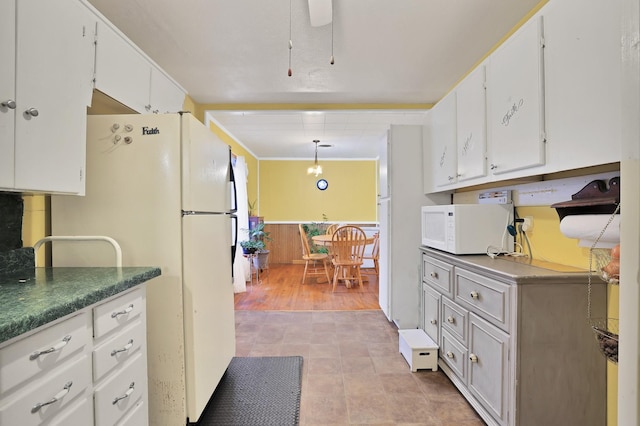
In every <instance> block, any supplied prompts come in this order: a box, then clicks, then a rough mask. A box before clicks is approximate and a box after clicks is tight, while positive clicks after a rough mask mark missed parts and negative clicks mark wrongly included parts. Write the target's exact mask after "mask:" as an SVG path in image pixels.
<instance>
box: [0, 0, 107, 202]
mask: <svg viewBox="0 0 640 426" xmlns="http://www.w3.org/2000/svg"><path fill="white" fill-rule="evenodd" d="M0 8H1V9H2V10H1V11H2V14H1V15H0V16H2V26H3V28H2V30H0V31H2V34H3V37H2V40H0V46H1V49H2V50H1V51H2V58H3V59H2V63H3V64H2V65H0V70H1V71H0V73H1V74H0V75H1V76H2V79H1V81H0V88H1V90H2V94H0V98H1V100H0V102H1V103H4V104H5V105H6V106H2V107H1V108H0V116H1V117H2V118H0V134H1V135H2V140H1V141H0V144H1V145H0V150H1V151H0V152H1V153H2V155H1V156H0V157H2V159H1V160H0V164H1V165H2V171H0V188H2V189H8V190H18V191H25V192H26V191H35V192H61V193H75V194H83V193H84V164H85V149H84V147H85V139H86V108H87V106H89V105H90V103H91V94H92V86H93V82H92V80H93V58H94V44H93V43H94V31H95V19H94V17H93V16H92V15H91V13H90V12H89V11H88V10H87V9H86V7H85V6H84V5H82V4H81V3H80V2H78V1H77V0H59V1H56V2H50V1H42V0H20V1H17V2H15V3H14V2H12V1H4V2H3V5H2V6H0ZM5 36H6V38H5ZM12 44H13V47H12ZM14 49H15V51H14ZM13 52H15V56H14V55H13V54H12V53H13ZM14 57H15V62H13V58H14ZM12 68H13V71H12Z"/></svg>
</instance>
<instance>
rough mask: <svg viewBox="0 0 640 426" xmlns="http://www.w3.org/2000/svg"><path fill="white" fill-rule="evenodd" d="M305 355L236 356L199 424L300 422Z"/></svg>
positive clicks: (284, 425)
mask: <svg viewBox="0 0 640 426" xmlns="http://www.w3.org/2000/svg"><path fill="white" fill-rule="evenodd" d="M301 387H302V357H301V356H285V357H248V358H240V357H234V358H233V359H232V360H231V363H230V364H229V368H227V372H226V373H225V374H224V376H223V377H222V380H221V381H220V383H219V384H218V387H217V388H216V391H215V392H214V394H213V397H212V398H211V401H210V402H209V404H208V405H207V408H206V409H205V410H204V412H203V413H202V416H201V417H200V420H199V421H198V425H199V426H214V425H216V426H217V425H242V426H251V425H256V426H257V425H260V426H267V425H274V426H287V425H298V423H299V418H300V390H301Z"/></svg>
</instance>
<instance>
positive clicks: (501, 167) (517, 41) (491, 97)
mask: <svg viewBox="0 0 640 426" xmlns="http://www.w3.org/2000/svg"><path fill="white" fill-rule="evenodd" d="M542 52H543V39H542V17H541V16H536V17H534V18H532V19H531V20H529V21H528V22H527V23H526V24H525V25H523V26H522V27H521V28H520V29H519V30H518V31H517V32H516V33H515V34H514V35H513V36H511V37H510V38H509V39H508V40H507V41H505V42H504V44H502V45H501V46H500V47H499V48H498V49H497V50H496V51H495V52H494V53H493V54H492V55H491V56H490V59H489V61H488V68H487V97H488V105H489V108H488V115H487V117H488V124H487V125H488V130H489V134H490V141H491V142H490V147H491V148H490V155H489V162H490V169H491V172H492V173H493V174H494V175H498V174H505V173H508V172H513V171H518V170H522V169H527V168H531V167H536V166H542V165H544V164H545V149H544V147H545V127H544V84H543V82H544V75H543V54H542Z"/></svg>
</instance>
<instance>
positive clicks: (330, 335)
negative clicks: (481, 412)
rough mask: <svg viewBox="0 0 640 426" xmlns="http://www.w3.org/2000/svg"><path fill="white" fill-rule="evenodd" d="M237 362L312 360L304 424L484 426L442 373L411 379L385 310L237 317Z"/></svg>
mask: <svg viewBox="0 0 640 426" xmlns="http://www.w3.org/2000/svg"><path fill="white" fill-rule="evenodd" d="M236 339H237V340H236V355H237V356H287V355H301V356H303V357H304V364H303V365H304V367H303V378H302V397H301V408H300V425H302V426H311V425H368V424H382V425H429V426H482V425H484V424H485V423H484V422H483V421H482V420H481V419H480V417H479V416H478V415H477V414H476V412H475V411H474V410H473V408H471V406H470V405H469V404H468V403H467V402H466V400H465V399H464V398H463V396H462V395H461V394H460V393H459V392H458V391H457V389H456V388H455V387H454V386H453V384H451V382H450V381H449V379H448V378H447V377H446V376H445V375H444V374H443V373H442V372H441V371H437V372H432V371H429V370H424V371H423V370H421V371H418V372H417V373H411V371H410V370H409V366H408V364H407V363H406V361H405V360H404V358H403V357H402V355H401V354H400V353H399V351H398V333H397V328H396V327H395V325H393V324H392V323H389V322H388V321H387V319H386V318H385V316H384V314H383V313H382V312H381V311H313V312H275V311H236Z"/></svg>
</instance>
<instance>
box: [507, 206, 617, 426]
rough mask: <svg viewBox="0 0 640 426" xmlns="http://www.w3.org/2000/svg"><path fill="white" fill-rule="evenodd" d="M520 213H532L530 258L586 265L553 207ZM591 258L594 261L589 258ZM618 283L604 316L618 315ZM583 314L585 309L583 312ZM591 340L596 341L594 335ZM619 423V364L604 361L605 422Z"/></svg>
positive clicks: (521, 209) (584, 256) (583, 252)
mask: <svg viewBox="0 0 640 426" xmlns="http://www.w3.org/2000/svg"><path fill="white" fill-rule="evenodd" d="M516 212H517V214H518V216H519V217H521V218H522V217H524V216H533V229H532V231H531V232H529V233H527V235H528V236H529V241H530V243H531V249H532V252H533V258H534V259H539V260H547V261H551V262H555V263H560V264H563V265H572V266H577V267H580V268H583V269H588V268H589V248H587V247H578V240H576V239H571V238H567V237H565V236H564V235H562V233H561V232H560V219H559V217H558V214H557V213H556V211H555V209H553V208H551V207H548V206H544V207H518V208H517V209H516ZM525 252H526V246H525ZM592 262H593V261H592ZM618 290H619V287H618V286H617V285H609V288H608V306H607V317H608V318H618V306H619V303H618V301H619V299H618ZM585 317H586V312H585ZM593 344H594V345H595V344H596V340H595V337H594V340H593ZM617 424H618V365H617V364H614V363H612V362H611V361H608V362H607V425H609V426H615V425H617Z"/></svg>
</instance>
